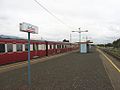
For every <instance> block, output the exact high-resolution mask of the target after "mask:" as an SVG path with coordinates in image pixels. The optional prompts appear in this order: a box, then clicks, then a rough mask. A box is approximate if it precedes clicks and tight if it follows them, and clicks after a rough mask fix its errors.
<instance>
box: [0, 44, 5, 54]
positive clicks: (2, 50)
mask: <svg viewBox="0 0 120 90" xmlns="http://www.w3.org/2000/svg"><path fill="white" fill-rule="evenodd" d="M4 52H5V44H0V53H4Z"/></svg>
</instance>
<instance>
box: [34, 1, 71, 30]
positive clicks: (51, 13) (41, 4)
mask: <svg viewBox="0 0 120 90" xmlns="http://www.w3.org/2000/svg"><path fill="white" fill-rule="evenodd" d="M34 1H35V2H36V3H37V4H38V5H39V6H40V7H42V8H43V9H44V10H45V11H47V12H48V13H49V14H50V15H52V16H53V17H54V18H56V19H57V20H58V21H59V22H61V23H62V24H64V25H65V26H67V27H68V28H70V29H73V28H72V27H71V26H69V25H67V24H66V23H64V22H63V21H62V20H61V19H59V18H58V17H57V16H55V15H54V14H53V13H51V12H50V11H49V10H48V9H47V8H45V7H44V6H43V5H42V4H41V3H40V2H38V1H37V0H34Z"/></svg>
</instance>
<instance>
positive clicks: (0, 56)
mask: <svg viewBox="0 0 120 90" xmlns="http://www.w3.org/2000/svg"><path fill="white" fill-rule="evenodd" d="M27 50H28V44H27V40H16V39H0V65H2V64H7V63H12V62H17V61H23V60H27V54H28V53H27ZM30 51H31V53H30V54H31V58H33V57H35V56H39V57H42V56H46V43H45V42H44V41H31V43H30Z"/></svg>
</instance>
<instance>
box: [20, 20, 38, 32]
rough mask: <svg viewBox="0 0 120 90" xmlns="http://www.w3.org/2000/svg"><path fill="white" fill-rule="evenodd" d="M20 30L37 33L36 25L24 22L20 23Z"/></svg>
mask: <svg viewBox="0 0 120 90" xmlns="http://www.w3.org/2000/svg"><path fill="white" fill-rule="evenodd" d="M20 31H22V32H30V33H33V34H38V27H37V26H35V25H32V24H29V23H26V22H23V23H20Z"/></svg>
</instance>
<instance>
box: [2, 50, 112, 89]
mask: <svg viewBox="0 0 120 90" xmlns="http://www.w3.org/2000/svg"><path fill="white" fill-rule="evenodd" d="M31 79H32V80H31V81H32V83H31V86H28V85H27V67H23V68H20V69H16V70H12V71H8V72H4V73H1V74H0V90H114V89H113V87H112V85H111V82H110V79H109V77H108V75H107V73H106V71H105V68H104V66H103V63H102V60H101V59H100V57H99V53H98V52H97V51H96V50H95V49H93V50H92V52H90V53H88V54H80V53H79V52H74V53H70V54H67V55H63V56H60V57H57V58H54V59H50V60H47V61H45V62H40V63H37V64H33V65H31Z"/></svg>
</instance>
